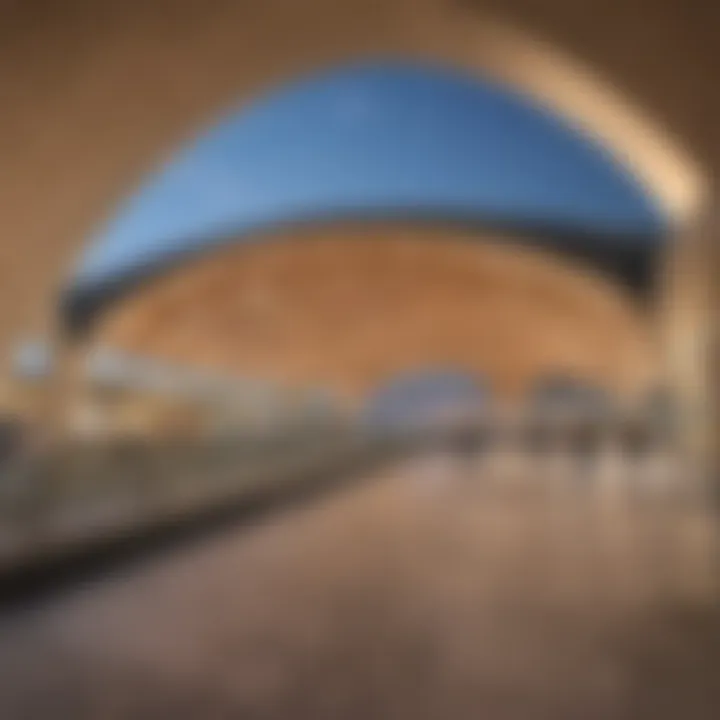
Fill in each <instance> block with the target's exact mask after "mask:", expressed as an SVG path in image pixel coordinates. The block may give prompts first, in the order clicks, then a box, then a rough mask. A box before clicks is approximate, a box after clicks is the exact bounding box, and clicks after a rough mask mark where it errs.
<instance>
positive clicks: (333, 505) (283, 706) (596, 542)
mask: <svg viewBox="0 0 720 720" xmlns="http://www.w3.org/2000/svg"><path fill="white" fill-rule="evenodd" d="M474 463H475V464H474ZM479 467H480V466H479V465H477V464H476V461H468V459H467V458H464V457H462V458H460V457H457V456H455V455H450V454H441V453H434V454H429V455H427V456H426V457H417V458H415V459H412V460H408V461H404V462H401V463H398V464H396V465H395V466H393V467H389V468H387V469H386V470H385V471H383V472H380V473H377V474H375V475H374V476H372V477H369V478H367V481H366V482H363V483H358V484H356V485H353V486H351V487H349V488H345V489H342V490H338V491H336V492H334V493H332V494H329V495H327V496H325V497H324V498H323V499H321V500H315V501H313V502H312V503H309V504H307V505H306V506H304V507H299V508H295V509H289V510H285V511H282V512H281V513H280V514H278V515H276V516H274V517H273V518H272V519H265V520H263V521H261V522H259V523H257V524H255V525H253V526H248V525H244V526H242V527H240V526H238V527H236V528H233V529H231V530H227V531H223V532H221V533H219V534H215V535H214V536H208V537H206V538H205V539H204V540H202V541H199V542H197V543H195V544H194V545H191V546H186V547H184V548H181V549H177V550H175V551H173V552H168V553H166V554H165V555H163V556H161V557H155V558H153V559H150V560H147V561H145V562H143V563H137V564H136V565H135V566H134V567H132V568H128V569H126V570H125V571H123V573H122V575H115V576H113V577H111V578H106V579H103V580H98V581H96V582H94V583H90V584H88V585H86V586H84V587H82V588H79V589H76V590H75V591H73V592H72V593H69V594H66V595H65V596H64V597H62V598H57V599H56V600H54V601H53V602H50V603H48V604H47V605H46V606H38V607H36V608H34V609H33V610H26V611H25V612H24V613H19V614H15V615H14V616H12V617H10V616H8V617H6V618H4V619H3V620H2V624H0V634H2V638H3V640H2V643H0V708H2V717H3V718H4V719H7V720H15V718H27V719H29V720H34V719H35V718H41V719H44V718H66V717H67V718H100V717H103V718H104V717H109V718H133V719H134V718H140V717H148V718H166V717H167V718H184V717H187V718H206V717H207V718H227V717H238V718H240V717H242V718H256V717H257V718H368V717H377V718H478V717H488V718H493V719H494V720H495V719H502V718H548V719H550V718H553V720H555V719H557V718H560V719H563V718H596V717H597V718H601V717H602V718H645V717H648V718H650V717H652V718H665V717H667V718H675V717H680V716H682V717H684V718H706V717H707V718H710V717H716V708H717V701H718V699H720V698H718V693H719V692H720V690H719V689H718V688H717V687H714V686H715V685H716V684H717V683H716V682H715V676H716V671H717V662H718V660H720V652H719V650H718V648H719V647H720V645H719V643H720V616H717V615H716V614H714V613H713V611H712V604H713V602H714V597H715V596H714V595H713V587H712V572H711V563H712V559H711V557H710V552H711V549H712V537H711V535H710V527H709V524H708V518H707V516H706V515H705V514H704V513H703V512H702V511H700V510H698V508H697V507H696V506H693V504H689V505H681V504H679V503H667V502H655V503H652V502H646V501H644V500H638V499H637V497H636V498H635V499H634V500H632V499H630V497H629V495H627V494H623V493H616V494H602V493H599V494H598V493H594V494H593V493H589V494H588V493H587V492H576V491H575V490H569V489H568V487H560V485H559V484H556V485H555V486H554V488H553V486H551V485H547V484H542V485H541V484H539V483H537V482H535V483H533V482H529V480H531V479H532V478H529V477H525V478H521V477H519V476H517V475H516V476H515V482H514V483H510V482H507V478H501V477H500V475H501V471H500V470H499V469H498V468H497V467H496V468H495V469H494V470H493V471H492V472H491V471H489V470H488V469H487V468H484V469H483V470H480V469H479ZM493 473H494V474H495V476H493ZM575 487H577V486H575ZM713 663H714V667H713Z"/></svg>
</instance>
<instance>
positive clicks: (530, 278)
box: [94, 225, 656, 397]
mask: <svg viewBox="0 0 720 720" xmlns="http://www.w3.org/2000/svg"><path fill="white" fill-rule="evenodd" d="M648 325H649V324H648V322H647V318H646V317H644V316H643V313H642V311H641V309H640V308H639V307H636V305H635V302H634V301H633V300H631V299H630V298H629V297H625V296H624V294H623V291H622V290H621V289H620V288H619V287H616V286H614V285H613V284H612V283H611V281H609V280H606V279H605V278H600V277H599V276H595V275H593V274H591V273H590V271H589V270H586V269H584V268H580V267H576V266H572V265H569V264H566V262H562V261H560V260H558V259H556V258H552V257H549V256H545V255H544V254H542V253H540V252H538V251H530V250H527V249H521V248H520V247H517V246H516V247H512V246H509V245H508V240H505V241H504V242H503V241H502V240H498V239H497V238H484V239H483V238H476V237H474V236H470V235H462V234H460V233H458V232H451V231H442V230H439V229H434V230H429V229H422V230H421V229H419V228H410V227H406V228H400V227H392V226H380V225H374V226H365V227H363V226H356V227H347V226H337V227H330V228H324V229H322V230H315V231H310V230H305V231H304V232H303V233H295V234H290V235H289V236H282V237H274V238H270V239H265V241H264V242H262V243H255V244H252V245H250V246H245V247H242V246H232V247H230V248H226V249H221V250H216V251H215V252H214V253H213V254H212V255H210V256H208V257H205V258H204V259H202V260H200V261H193V262H191V263H188V264H187V265H185V266H184V267H181V268H179V269H176V270H174V271H172V272H170V273H168V274H167V275H164V276H162V277H160V278H159V279H156V280H154V281H152V282H149V283H148V284H147V285H146V286H145V287H144V288H142V289H141V290H139V291H137V292H135V293H134V294H133V295H131V296H130V297H129V298H128V299H127V300H125V301H124V302H122V303H120V304H118V305H117V306H116V307H115V308H114V309H113V310H112V311H111V312H110V313H109V314H108V315H107V316H106V317H104V318H103V319H102V321H101V322H100V325H99V327H98V328H97V330H96V332H95V336H94V342H96V343H99V344H104V345H109V346H112V347H114V348H121V349H123V350H126V351H130V352H132V353H137V354H141V355H151V356H154V357H159V358H162V359H164V360H166V361H169V362H171V363H173V362H174V363H178V364H183V363H188V362H191V363H193V364H197V365H199V366H203V367H207V368H215V369H218V370H223V371H225V372H235V373H240V374H243V375H250V376H253V377H260V378H264V379H267V380H271V381H275V382H279V383H282V384H289V385H316V384H329V385H330V386H331V387H332V388H333V389H334V390H336V391H338V392H339V393H341V394H345V395H346V396H349V397H358V396H361V395H363V394H364V393H366V392H368V391H370V390H372V389H373V388H374V387H375V386H376V385H377V384H378V383H381V382H383V381H385V380H387V379H388V377H390V376H393V375H395V374H396V373H399V372H402V371H404V370H408V369H422V368H427V367H438V366H441V367H447V366H451V367H457V368H463V369H466V370H470V371H476V372H478V373H482V374H484V375H486V376H487V377H488V378H490V379H491V381H492V383H493V385H494V386H495V387H496V388H497V389H498V390H499V391H501V392H502V393H504V394H506V395H507V394H514V393H518V392H522V391H523V390H526V389H527V388H528V386H529V385H530V384H531V383H532V382H533V381H534V380H536V379H537V378H538V377H540V376H542V375H544V374H546V373H552V372H555V371H567V372H569V373H572V374H576V375H578V376H582V377H585V378H588V379H592V380H595V381H597V382H599V383H602V384H603V385H606V386H608V387H611V388H613V389H617V390H620V391H628V390H638V389H640V388H642V387H643V386H645V385H646V384H647V383H649V382H650V381H651V379H652V377H653V372H654V370H655V368H654V361H655V359H656V353H654V352H653V345H652V338H651V336H650V333H649V332H648Z"/></svg>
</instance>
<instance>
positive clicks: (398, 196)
mask: <svg viewBox="0 0 720 720" xmlns="http://www.w3.org/2000/svg"><path fill="white" fill-rule="evenodd" d="M348 217H352V218H358V217H361V218H365V217H367V218H385V219H387V218H393V217H398V218H403V219H408V218H418V219H423V218H436V219H451V220H458V221H463V222H473V223H486V224H496V225H497V224H503V225H511V226H515V227H520V228H523V229H527V230H529V231H532V230H543V231H551V232H558V233H563V234H580V235H582V236H584V237H586V238H587V237H589V236H593V237H598V236H602V237H603V238H604V240H603V242H613V241H614V240H613V238H615V241H616V242H622V243H624V244H627V243H633V244H635V245H642V246H649V245H652V244H653V243H654V242H655V241H656V239H657V237H658V236H659V235H660V234H661V231H662V229H663V218H662V216H661V214H660V212H659V210H658V208H657V207H655V206H654V205H653V202H652V201H651V200H650V198H649V197H648V195H647V194H646V193H645V191H644V190H643V188H641V187H640V185H639V184H638V183H637V182H636V180H635V179H634V178H633V177H632V176H631V175H630V174H629V173H628V171H627V170H626V169H625V168H624V167H621V166H620V164H619V163H618V162H617V161H616V160H615V159H614V158H613V157H612V156H611V155H610V154H609V153H608V152H607V151H606V150H605V149H604V148H603V147H601V146H600V145H599V144H598V143H597V142H595V141H594V140H593V139H592V138H590V137H588V136H587V135H583V134H582V133H580V132H579V131H578V130H577V129H576V128H573V127H572V126H571V125H570V124H569V123H567V122H565V121H564V120H562V119H560V118H558V117H557V116H555V115H554V114H552V113H551V112H550V111H549V110H548V109H547V108H545V107H543V106H541V105H539V104H537V103H535V102H534V101H532V100H530V99H528V98H527V97H525V96H523V95H521V94H519V93H517V92H514V91H512V90H511V89H509V88H508V87H506V86H503V85H499V84H495V83H493V82H490V81H484V80H482V79H479V78H476V77H474V76H471V75H467V74H464V73H462V72H459V71H456V70H454V69H449V68H443V67H434V66H425V65H416V64H412V63H404V62H394V61H392V62H375V63H368V64H360V65H355V66H350V67H345V68H341V69H337V70H334V71H329V72H326V73H323V74H320V75H317V76H314V77H311V78H310V79H306V80H304V81H301V82H297V83H295V84H292V85H290V86H288V87H284V88H282V89H281V90H279V91H277V92H274V93H272V94H270V95H269V96H266V97H264V98H261V99H259V100H256V101H255V102H254V103H251V104H250V105H247V106H244V107H242V108H240V109H239V110H238V111H237V112H235V113H233V114H231V115H229V116H228V117H226V118H225V119H224V120H222V121H221V122H219V123H218V124H217V125H216V126H215V127H213V128H212V129H210V130H209V131H207V132H206V133H204V134H203V135H201V136H200V137H199V138H198V139H196V140H195V141H193V142H192V143H191V144H190V145H189V146H187V147H185V148H184V149H182V150H181V151H180V152H179V153H178V154H177V155H176V156H175V157H174V158H172V159H171V160H170V161H169V162H168V163H167V164H166V165H165V167H163V168H162V169H161V170H160V171H159V172H158V173H157V174H156V175H154V176H153V177H151V178H150V179H149V180H148V182H147V183H146V184H145V185H144V187H142V188H141V189H140V190H139V192H137V194H136V195H135V196H134V197H131V198H130V199H129V201H128V202H126V203H125V205H124V206H123V207H122V208H121V209H120V210H119V212H118V214H117V216H116V217H115V218H114V219H113V220H112V221H111V222H110V223H109V225H107V226H106V227H105V228H104V229H103V230H102V232H100V233H99V235H98V236H97V237H95V238H94V239H93V241H92V242H91V244H90V246H89V248H88V250H87V252H86V253H85V255H84V256H83V257H82V258H81V261H80V263H79V266H78V267H77V269H76V273H75V275H74V277H73V278H72V282H71V290H72V291H73V292H74V293H75V294H79V295H88V294H92V293H93V292H97V291H101V290H102V288H107V287H109V286H111V285H115V284H117V283H118V282H122V281H124V280H127V279H128V278H131V277H133V276H136V275H137V274H138V273H144V272H146V271H147V270H148V268H157V267H161V266H163V265H165V264H167V263H168V262H171V261H174V260H177V259H178V258H179V257H182V256H183V255H185V254H186V253H188V252H194V251H197V250H199V249H203V248H204V247H206V246H209V245H211V244H213V243H217V242H219V241H221V240H223V239H225V238H233V239H235V240H237V239H238V238H243V237H246V236H247V235H248V234H251V233H252V232H254V231H257V230H264V229H271V228H273V227H276V226H278V225H283V224H286V223H290V222H295V221H317V220H323V219H334V218H348ZM585 242H587V240H585Z"/></svg>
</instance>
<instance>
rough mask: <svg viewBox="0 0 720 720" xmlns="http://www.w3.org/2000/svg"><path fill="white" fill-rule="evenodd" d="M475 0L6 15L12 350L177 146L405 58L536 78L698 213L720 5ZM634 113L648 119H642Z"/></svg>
mask: <svg viewBox="0 0 720 720" xmlns="http://www.w3.org/2000/svg"><path fill="white" fill-rule="evenodd" d="M477 5H478V3H470V2H467V1H466V2H459V1H452V2H451V1H449V0H448V1H444V0H412V1H409V0H391V1H388V2H385V3H375V4H370V3H367V2H366V1H365V0H334V1H333V2H330V1H329V0H304V1H303V2H296V1H295V0H268V1H267V2H264V3H254V4H252V3H244V2H228V1H227V0H182V1H180V2H173V3H166V2H164V1H163V0H146V2H143V3H127V2H124V1H123V0H108V1H107V2H103V3H97V2H92V1H91V0H67V2H63V3H56V2H53V1H51V0H37V1H36V2H34V3H15V4H12V5H9V6H4V9H3V13H4V16H3V20H4V22H3V23H2V28H1V29H0V38H1V39H2V42H0V61H1V63H2V67H4V68H11V69H12V71H11V72H6V73H5V75H4V77H3V78H2V91H3V96H4V105H3V114H2V117H0V143H1V144H2V152H3V164H2V167H0V206H1V207H2V211H3V219H4V229H5V233H6V236H7V237H8V238H11V241H10V242H8V243H6V244H5V245H4V248H3V251H4V253H5V257H4V263H3V276H2V279H3V282H2V283H0V287H1V288H2V293H4V294H3V295H2V302H0V308H2V317H0V330H1V331H2V338H0V339H1V340H2V341H3V344H4V346H5V347H7V344H8V341H9V340H11V339H12V338H14V337H16V336H17V332H18V330H20V329H25V328H26V327H27V324H28V322H34V323H36V327H37V324H40V325H41V326H42V323H43V322H47V318H48V315H47V308H49V307H50V306H51V304H52V303H51V299H52V298H53V297H54V293H55V292H56V290H57V281H58V273H59V272H60V271H61V270H60V269H61V268H67V267H68V266H69V263H70V262H71V261H72V258H73V255H74V253H75V252H77V250H78V249H79V248H80V247H81V246H82V244H83V242H84V240H85V239H86V238H87V237H88V233H89V232H90V231H91V229H92V228H93V227H97V224H98V222H99V221H101V220H102V216H103V215H105V216H106V217H107V216H108V215H109V214H110V213H111V212H112V210H113V208H114V207H115V205H116V202H117V200H118V198H119V197H121V196H122V195H123V194H124V193H126V192H127V191H128V188H129V187H131V186H132V185H133V184H134V183H136V182H137V181H138V180H139V179H140V178H142V177H143V176H144V175H145V174H146V173H147V171H148V169H149V168H150V166H151V165H153V163H154V162H155V161H157V159H158V158H161V157H162V156H163V155H165V154H167V152H169V150H170V149H171V148H172V147H174V146H175V145H176V144H177V142H178V141H180V140H182V139H186V138H188V137H191V136H192V135H193V133H194V132H195V130H196V129H197V128H198V127H199V126H201V125H202V124H203V123H205V122H206V121H207V119H208V118H210V117H212V116H213V115H214V114H215V113H216V112H217V111H218V109H220V108H223V107H228V106H229V105H230V104H232V103H233V102H236V101H237V99H238V98H243V97H249V96H252V95H253V94H255V93H257V92H258V91H260V90H262V89H263V88H267V87H270V86H272V85H273V84H275V83H276V82H280V81H286V80H288V79H290V78H291V77H294V76H297V74H298V73H305V72H310V71H313V70H314V69H316V68H318V67H323V66H325V67H326V66H328V65H329V64H333V63H336V62H339V61H343V60H348V59H352V58H361V57H367V56H369V55H378V54H386V53H394V54H397V53H400V54H403V55H411V56H417V57H423V58H433V59H436V60H440V61H443V62H452V63H457V64H459V65H462V66H464V67H468V68H478V67H492V68H494V70H495V71H496V72H497V73H498V74H502V73H503V72H504V73H506V74H510V75H514V76H516V77H517V78H518V80H521V79H522V78H524V82H525V83H526V85H527V86H530V85H533V84H534V87H535V91H536V92H537V93H538V94H539V95H542V93H543V92H545V93H546V94H549V95H552V97H554V98H556V99H557V101H558V102H562V103H564V106H567V107H568V108H570V107H571V106H572V107H573V108H575V109H576V111H577V116H578V119H579V121H581V122H582V123H583V124H584V126H585V127H587V128H589V129H592V131H593V132H597V134H599V135H600V136H604V135H613V136H614V137H615V145H613V147H615V148H618V152H620V153H621V154H623V155H625V156H626V157H627V160H628V162H629V163H630V164H632V165H633V166H634V167H636V168H637V169H638V172H639V174H640V175H642V176H643V178H644V180H645V182H646V184H647V186H648V187H650V186H652V185H653V183H655V185H656V186H657V190H656V191H655V192H656V194H657V195H658V196H659V197H660V196H662V197H664V198H665V203H666V206H667V207H670V208H675V211H677V212H678V213H681V211H684V210H687V208H688V207H689V205H691V204H692V203H691V201H692V199H693V197H694V191H695V190H696V189H697V187H698V184H699V183H700V181H699V180H698V178H699V177H700V176H701V175H702V174H700V175H698V174H697V173H696V172H694V169H695V166H694V165H693V163H692V162H690V161H689V159H688V157H687V156H686V155H684V154H683V152H682V149H681V148H682V146H683V145H684V146H687V147H688V148H689V149H690V150H691V151H693V152H694V153H695V156H696V157H699V158H702V160H703V162H704V163H705V167H706V168H709V169H711V170H712V169H714V168H715V169H716V168H717V167H719V166H720V162H719V161H720V151H719V150H718V148H720V143H718V142H717V128H718V127H720V123H718V117H719V114H718V103H717V93H716V92H715V89H714V71H715V69H716V67H717V61H718V55H719V54H720V48H718V45H717V42H716V39H715V37H714V34H715V31H714V29H715V28H716V27H717V22H716V20H717V18H716V17H715V16H714V15H713V13H717V9H716V8H715V6H713V5H710V4H707V3H705V2H703V3H698V2H695V1H694V0H693V1H691V2H688V1H687V0H664V1H661V0H659V1H658V2H657V3H654V4H653V7H652V9H651V10H648V8H647V7H646V3H645V2H641V0H623V1H622V2H620V0H618V1H617V2H611V3H609V4H608V3H607V1H606V0H603V2H602V3H600V2H599V0H597V2H595V0H592V1H591V2H587V3H577V2H572V1H570V0H503V2H502V3H499V2H498V3H495V2H492V1H489V2H483V3H481V4H480V10H478V9H477ZM471 6H472V7H471ZM486 10H487V11H489V12H491V13H493V12H495V11H497V12H498V14H499V15H500V16H502V17H504V18H507V19H508V20H509V21H510V26H511V27H512V26H513V24H515V27H517V28H520V32H519V35H520V36H522V35H523V33H524V32H525V31H527V32H529V33H530V36H531V37H536V38H540V39H541V40H540V41H539V42H534V43H527V42H524V41H523V42H522V43H521V44H520V45H517V44H515V45H512V44H508V43H507V42H506V40H507V37H512V38H517V37H518V33H516V32H515V31H514V30H513V31H512V32H510V33H509V34H508V33H506V36H505V40H503V39H502V38H501V37H500V36H499V35H498V34H497V33H495V31H494V30H492V26H491V24H489V23H488V22H487V21H486V18H487V14H486ZM505 28H507V26H505ZM281 38H282V41H281V40H280V39H281ZM543 38H544V39H546V40H548V41H549V42H550V43H551V45H550V46H548V47H550V49H551V51H552V52H551V53H550V54H548V53H545V52H544V49H543V41H542V39H543ZM565 51H567V52H568V53H570V54H571V55H572V54H574V55H575V56H576V57H578V58H580V59H581V60H583V61H584V62H583V63H582V64H581V65H582V67H581V66H580V65H575V64H573V63H574V60H573V62H572V63H571V64H570V65H569V66H568V65H567V64H566V65H564V66H562V67H560V66H558V64H557V62H556V58H557V56H564V54H565ZM543 58H544V61H543V62H541V59H543ZM532 68H537V70H538V72H537V73H533V71H532ZM573 68H576V70H573ZM588 80H589V81H591V82H590V83H589V84H588V82H586V81H588ZM591 86H592V87H593V88H595V89H597V88H600V89H601V90H602V92H601V94H597V93H595V92H590V91H589V88H590V87H591ZM603 93H604V94H603ZM593 98H594V99H593ZM602 98H604V100H603V101H600V99H602ZM627 98H631V99H632V100H631V101H628V100H627ZM638 107H639V108H641V110H642V112H640V113H637V112H633V111H634V109H635V108H638ZM593 118H594V119H595V121H596V122H595V127H594V128H591V125H592V121H593ZM647 118H650V120H652V122H650V123H645V122H643V120H644V119H647ZM597 120H599V121H600V122H597ZM623 138H624V140H623ZM674 139H678V140H679V142H674ZM700 184H701V183H700Z"/></svg>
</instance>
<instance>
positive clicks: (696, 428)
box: [660, 215, 720, 493]
mask: <svg viewBox="0 0 720 720" xmlns="http://www.w3.org/2000/svg"><path fill="white" fill-rule="evenodd" d="M719 221H720V218H715V217H713V216H710V215H705V216H703V217H701V218H700V219H699V220H698V221H697V222H695V223H693V224H692V226H689V227H687V228H685V229H683V230H682V231H681V232H680V233H679V234H678V236H677V239H676V240H675V241H674V244H673V245H672V246H671V247H670V248H669V249H668V252H667V255H666V257H665V259H664V269H663V277H662V278H661V297H660V321H661V335H662V337H661V348H662V351H663V353H664V356H665V358H664V359H665V362H666V371H667V376H668V379H669V383H670V387H671V390H672V391H673V393H674V395H675V398H676V402H677V405H678V411H679V413H680V418H679V419H680V423H679V425H680V428H681V438H680V440H681V446H682V451H683V453H684V454H685V457H686V458H687V460H688V463H689V470H690V472H691V473H693V474H694V475H695V476H696V477H697V478H698V480H700V482H701V483H702V489H704V490H711V491H712V492H714V493H716V492H717V488H716V487H715V485H717V477H716V473H717V461H718V459H720V458H719V457H718V453H717V448H716V446H717V438H718V435H717V432H718V429H719V428H718V426H717V421H718V420H717V407H716V406H717V401H718V385H719V381H720V374H719V373H718V372H717V349H716V348H713V345H714V344H716V342H717V332H716V331H717V324H718V319H717V300H718V290H717V287H716V285H717V282H718V280H719V278H718V274H717V256H718V250H717V242H718V240H720V238H718V237H717V235H718V232H717V231H718V229H719V228H720V223H719ZM713 356H714V357H713Z"/></svg>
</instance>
